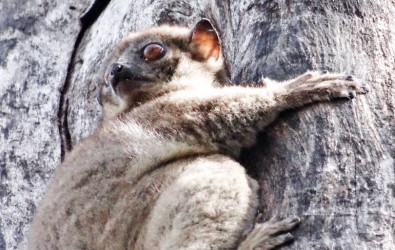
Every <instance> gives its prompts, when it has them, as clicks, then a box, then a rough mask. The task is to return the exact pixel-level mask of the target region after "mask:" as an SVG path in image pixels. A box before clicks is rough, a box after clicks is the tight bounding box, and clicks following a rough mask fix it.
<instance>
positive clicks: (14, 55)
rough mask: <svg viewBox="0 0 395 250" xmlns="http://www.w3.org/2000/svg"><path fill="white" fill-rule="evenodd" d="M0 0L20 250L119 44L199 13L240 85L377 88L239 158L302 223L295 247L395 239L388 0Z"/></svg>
mask: <svg viewBox="0 0 395 250" xmlns="http://www.w3.org/2000/svg"><path fill="white" fill-rule="evenodd" d="M24 1H25V2H26V3H27V2H28V1H27V0H24ZM3 2H4V0H3V1H2V3H0V11H1V15H0V31H1V32H0V57H1V58H0V75H1V84H0V101H1V106H0V131H1V133H0V140H1V144H0V249H15V248H16V247H17V246H18V245H19V246H20V247H23V246H24V244H25V240H24V239H25V236H26V234H27V231H28V228H29V221H30V219H31V217H32V213H33V212H34V209H35V206H36V204H37V202H38V201H39V199H40V196H41V195H42V193H43V192H44V190H45V186H46V183H47V182H48V180H49V179H50V177H51V174H52V172H53V170H54V169H55V168H56V166H58V165H59V164H60V161H61V157H62V156H64V154H65V153H66V152H67V151H68V150H70V149H71V148H72V146H73V145H75V144H76V143H77V142H78V141H80V140H81V139H82V138H84V137H85V136H87V135H88V134H89V133H91V132H92V131H93V130H94V129H95V127H96V124H97V121H98V117H99V116H100V112H101V111H100V108H99V105H98V104H97V103H96V101H95V96H96V91H97V86H96V80H95V79H96V78H97V77H98V76H97V75H96V73H97V70H98V68H99V65H101V62H102V61H103V60H104V59H105V57H106V55H108V54H109V52H110V51H111V50H112V48H113V46H114V44H115V43H116V41H117V40H118V39H119V38H120V37H122V36H124V35H126V34H127V33H128V32H130V31H134V30H139V29H143V28H147V27H150V26H153V25H157V24H162V23H170V24H180V25H188V26H191V25H193V24H194V23H195V22H196V21H198V20H199V19H200V18H201V17H207V18H210V19H211V20H212V21H213V22H214V24H215V25H216V26H217V28H218V30H219V33H220V36H221V38H222V44H223V52H224V55H225V58H226V61H227V66H228V68H229V72H230V74H231V79H232V81H233V82H234V83H245V82H258V81H259V79H260V78H261V77H262V76H265V77H270V78H274V79H277V80H286V79H289V78H292V77H294V76H296V75H298V74H301V73H304V72H305V71H306V70H308V69H314V70H329V71H337V72H347V73H350V74H353V75H355V76H356V77H357V78H359V79H360V80H361V81H364V82H367V83H369V85H370V86H371V93H369V94H368V95H366V96H359V97H358V98H356V99H355V100H352V101H348V100H339V101H334V102H330V103H321V104H314V105H311V106H309V107H306V108H304V109H302V110H298V111H289V112H286V113H284V114H283V115H282V116H281V117H280V119H278V120H277V121H276V122H275V123H274V124H273V125H272V126H270V128H268V129H267V130H266V131H265V132H263V133H262V134H261V135H260V136H259V138H258V145H257V146H255V147H254V148H252V149H246V150H244V152H243V154H242V157H241V162H242V163H243V164H244V165H245V166H246V168H247V170H248V171H249V172H250V173H251V175H253V176H255V177H256V178H257V179H259V181H260V184H261V187H262V190H261V201H262V206H261V208H262V212H263V215H264V217H265V218H266V219H267V218H270V217H273V216H280V217H285V216H288V215H299V216H300V217H301V218H302V219H303V222H302V224H301V225H300V226H299V227H298V228H297V229H296V230H295V231H294V232H293V234H294V235H295V236H296V241H295V242H294V243H293V244H291V245H289V246H287V248H289V249H393V248H394V242H395V236H394V234H395V232H394V228H395V204H394V197H395V161H394V159H395V126H394V125H395V98H394V97H393V96H394V95H395V86H394V80H393V79H392V78H394V74H395V73H394V72H395V3H394V1H393V0H365V1H358V0H348V1H345V0H343V1H296V0H295V1H283V0H280V1H274V0H266V1H259V0H245V1H222V0H218V1H209V0H200V1H180V0H178V1H176V0H167V1H166V0H157V1H148V0H136V1H122V0H112V1H109V0H106V1H96V2H95V3H93V0H84V1H77V0H69V1H66V2H63V3H56V2H58V1H54V0H53V1H47V2H46V3H41V1H39V0H36V2H34V3H29V5H28V6H29V7H26V6H27V5H26V4H25V5H23V4H21V1H17V3H14V1H12V0H5V2H4V3H3ZM108 2H109V4H108V5H107V3H108ZM128 2H129V3H128ZM21 6H24V7H21ZM89 9H90V11H88V12H86V11H87V10H89ZM85 12H86V14H85V15H82V13H85ZM79 16H82V19H81V20H82V26H80V25H79V20H78V17H79ZM96 18H98V19H96ZM88 26H89V29H87V28H88Z"/></svg>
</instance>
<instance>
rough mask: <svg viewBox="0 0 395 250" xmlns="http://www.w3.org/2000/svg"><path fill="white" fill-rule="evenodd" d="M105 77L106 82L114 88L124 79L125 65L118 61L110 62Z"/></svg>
mask: <svg viewBox="0 0 395 250" xmlns="http://www.w3.org/2000/svg"><path fill="white" fill-rule="evenodd" d="M106 77H107V79H106V80H107V83H109V84H111V86H112V87H113V88H115V87H116V86H117V84H118V83H119V82H120V81H122V80H124V79H126V77H125V67H124V66H123V65H122V64H120V63H113V64H111V66H110V68H109V69H108V71H107V74H106Z"/></svg>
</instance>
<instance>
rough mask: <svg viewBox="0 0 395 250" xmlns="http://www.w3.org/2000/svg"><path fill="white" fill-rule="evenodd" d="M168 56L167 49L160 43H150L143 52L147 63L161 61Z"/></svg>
mask: <svg viewBox="0 0 395 250" xmlns="http://www.w3.org/2000/svg"><path fill="white" fill-rule="evenodd" d="M165 54H166V50H165V48H164V47H163V46H162V45H160V44H158V43H150V44H148V45H147V46H145V48H144V50H143V54H142V56H143V58H144V60H145V61H155V60H158V59H161V58H162V57H163V56H164V55H165Z"/></svg>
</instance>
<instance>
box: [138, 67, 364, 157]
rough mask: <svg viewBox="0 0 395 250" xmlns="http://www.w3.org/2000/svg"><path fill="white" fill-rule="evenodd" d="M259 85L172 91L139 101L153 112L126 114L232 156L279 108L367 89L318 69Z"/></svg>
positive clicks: (343, 95)
mask: <svg viewBox="0 0 395 250" xmlns="http://www.w3.org/2000/svg"><path fill="white" fill-rule="evenodd" d="M264 84H265V85H266V86H265V87H263V88H256V87H253V88H248V87H247V88H245V87H237V86H233V87H224V88H212V89H209V90H204V91H210V93H207V92H205V93H203V92H202V93H199V92H195V93H193V92H189V91H188V92H179V93H174V94H173V95H172V96H171V97H169V99H168V98H166V100H164V101H163V102H162V101H160V100H158V102H155V103H153V104H151V105H145V107H144V108H145V109H147V108H148V109H155V112H152V111H150V112H148V111H147V110H144V112H142V111H141V110H140V109H136V110H135V111H134V112H133V113H134V114H132V116H133V117H139V118H138V122H139V123H141V124H145V123H146V124H156V126H158V127H155V128H154V130H156V131H158V132H159V133H161V134H163V135H164V136H166V137H167V136H169V137H172V138H174V139H175V140H180V141H188V142H189V143H192V144H195V143H197V144H199V145H204V146H206V147H207V146H210V145H211V146H212V148H213V149H214V150H218V151H220V152H223V153H229V154H236V155H237V154H238V150H240V149H241V147H246V146H251V145H252V144H253V143H254V140H255V137H256V134H257V132H259V131H261V130H263V129H264V128H265V127H266V126H268V125H269V124H270V123H271V122H272V121H273V120H274V119H275V118H276V117H277V116H278V114H279V113H280V112H282V111H284V110H287V109H293V108H298V107H302V106H304V105H307V104H310V103H313V102H319V101H327V100H330V99H333V98H350V99H351V98H353V97H355V96H356V94H365V93H367V92H368V88H367V87H366V86H364V85H361V84H359V83H357V82H356V81H354V79H353V78H352V77H351V76H346V75H342V74H329V73H318V72H307V73H305V74H303V75H302V76H299V77H297V78H295V79H292V80H290V81H286V82H282V83H276V82H273V81H270V80H267V79H266V80H264ZM187 95H196V96H198V97H195V98H188V96H187ZM135 112H136V113H135ZM169 113H171V114H170V116H169ZM137 114H140V116H138V115H137ZM144 114H147V115H148V117H147V116H145V115H144ZM152 114H154V115H152ZM166 117H169V119H167V118H166ZM174 117H178V119H176V120H175V119H174Z"/></svg>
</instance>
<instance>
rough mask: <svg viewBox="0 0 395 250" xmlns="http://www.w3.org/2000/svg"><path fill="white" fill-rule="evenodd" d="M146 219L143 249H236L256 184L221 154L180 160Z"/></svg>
mask: <svg viewBox="0 0 395 250" xmlns="http://www.w3.org/2000/svg"><path fill="white" fill-rule="evenodd" d="M174 164H182V165H180V166H183V168H184V167H185V170H184V171H183V172H182V174H181V176H180V177H179V178H178V179H177V180H176V181H175V182H174V183H173V184H171V185H170V186H169V187H168V188H167V189H166V191H165V192H164V193H163V194H161V196H160V197H159V199H158V200H157V202H156V204H155V207H154V208H153V210H152V212H151V214H150V217H149V218H148V222H147V227H146V229H147V230H146V232H147V235H146V237H145V239H147V241H145V242H144V246H143V248H144V249H196V250H204V249H236V248H237V247H238V244H239V243H240V240H241V237H242V235H243V233H244V232H245V231H246V230H248V229H250V228H251V227H252V226H253V225H254V222H255V218H256V213H257V208H258V205H259V202H258V195H257V191H258V184H257V182H256V181H254V180H253V179H251V178H250V177H248V176H247V175H246V173H245V170H244V168H243V167H242V166H241V165H240V164H238V163H237V162H235V161H234V160H232V159H230V158H229V157H226V156H221V155H212V156H207V157H198V158H195V159H190V160H183V161H180V162H176V163H174Z"/></svg>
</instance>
